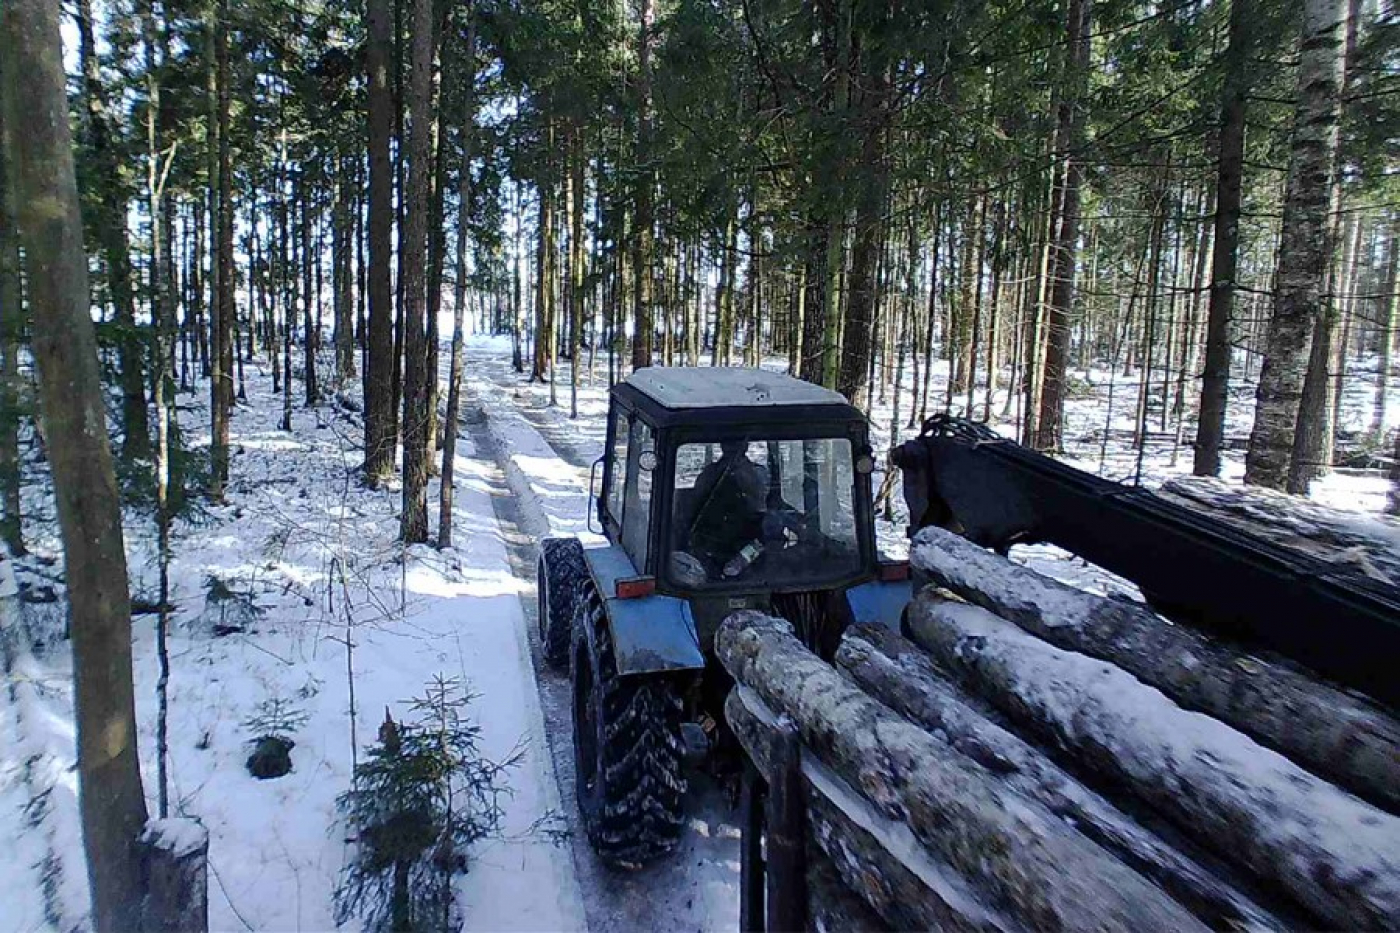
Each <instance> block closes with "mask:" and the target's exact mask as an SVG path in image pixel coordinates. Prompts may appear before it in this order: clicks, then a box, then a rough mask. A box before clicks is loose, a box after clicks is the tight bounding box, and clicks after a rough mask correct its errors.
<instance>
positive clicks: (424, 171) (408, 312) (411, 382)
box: [399, 0, 434, 544]
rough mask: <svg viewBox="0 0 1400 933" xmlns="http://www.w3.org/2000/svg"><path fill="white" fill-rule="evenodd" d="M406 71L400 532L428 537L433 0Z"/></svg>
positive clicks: (416, 13)
mask: <svg viewBox="0 0 1400 933" xmlns="http://www.w3.org/2000/svg"><path fill="white" fill-rule="evenodd" d="M410 31H411V34H412V53H411V65H410V73H409V88H408V94H409V102H408V105H409V112H410V115H411V122H410V124H409V136H408V205H407V210H408V213H407V215H406V216H405V218H404V231H405V236H404V242H403V245H402V247H401V248H402V249H403V251H404V263H403V274H404V315H403V327H404V363H403V366H404V387H403V511H402V513H401V515H400V519H399V537H400V538H401V539H402V540H403V541H404V542H405V543H408V544H414V543H419V542H423V541H426V540H427V539H428V494H427V490H428V443H429V438H428V411H427V407H428V379H429V378H430V374H429V372H428V348H427V328H426V323H427V322H426V321H425V319H424V318H425V315H426V312H427V306H428V301H427V293H426V290H427V285H428V281H427V279H428V212H429V210H430V208H431V204H430V200H431V198H430V195H431V191H430V190H429V189H430V187H431V184H432V170H433V163H432V155H433V147H432V142H433V140H432V133H433V106H434V103H433V97H432V90H433V4H432V0H414V2H413V23H412V28H411V30H410Z"/></svg>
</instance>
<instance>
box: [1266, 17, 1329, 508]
mask: <svg viewBox="0 0 1400 933" xmlns="http://www.w3.org/2000/svg"><path fill="white" fill-rule="evenodd" d="M1345 9H1346V0H1306V2H1305V3H1304V5H1303V34H1302V42H1301V51H1300V52H1299V59H1298V100H1297V105H1296V109H1295V113H1294V125H1293V146H1292V153H1291V155H1290V157H1289V160H1288V184H1287V190H1286V195H1285V198H1284V207H1283V239H1282V243H1281V245H1280V247H1279V258H1278V288H1277V291H1276V293H1275V297H1274V308H1273V316H1272V318H1271V320H1270V321H1269V329H1268V336H1267V338H1266V341H1265V345H1264V364H1263V370H1262V371H1261V372H1260V375H1259V390H1258V392H1257V393H1256V402H1255V410H1254V430H1253V432H1252V433H1251V435H1250V438H1249V452H1248V454H1247V455H1246V457H1245V477H1244V478H1245V482H1246V483H1250V484H1251V485H1256V486H1268V487H1272V488H1275V489H1281V488H1283V485H1284V481H1285V480H1286V479H1287V477H1288V469H1289V460H1290V455H1291V453H1292V449H1293V434H1294V432H1295V431H1296V430H1297V427H1298V409H1299V402H1300V400H1301V398H1302V394H1303V380H1304V376H1305V371H1306V369H1307V362H1308V353H1309V350H1310V349H1311V343H1312V332H1313V327H1314V324H1315V322H1316V318H1317V315H1318V311H1319V308H1320V307H1321V303H1322V291H1323V287H1322V286H1323V278H1324V276H1325V274H1326V268H1327V260H1328V257H1329V256H1330V255H1331V253H1330V250H1329V249H1328V248H1327V218H1328V214H1329V213H1330V211H1331V209H1332V195H1333V188H1332V174H1333V169H1334V165H1335V159H1336V151H1337V138H1338V122H1339V121H1338V117H1339V113H1340V110H1341V97H1340V88H1341V83H1342V70H1343V68H1342V65H1343V55H1342V39H1343V31H1344V20H1345V16H1344V15H1343V14H1344V12H1345Z"/></svg>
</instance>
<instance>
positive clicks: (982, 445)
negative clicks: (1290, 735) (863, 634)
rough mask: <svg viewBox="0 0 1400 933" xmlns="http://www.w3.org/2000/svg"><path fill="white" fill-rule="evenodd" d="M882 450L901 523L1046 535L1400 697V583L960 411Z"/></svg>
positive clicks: (1171, 600)
mask: <svg viewBox="0 0 1400 933" xmlns="http://www.w3.org/2000/svg"><path fill="white" fill-rule="evenodd" d="M891 460H892V461H893V463H894V464H895V466H897V467H899V468H900V470H902V471H903V475H904V496H905V501H906V502H907V503H908V505H909V515H910V528H909V532H910V534H911V535H912V534H913V533H914V532H915V531H917V530H918V529H920V528H923V527H925V526H928V525H938V526H940V527H944V528H947V529H949V530H952V531H955V532H958V533H960V534H962V535H963V536H965V537H967V538H968V539H969V540H972V541H974V542H976V543H978V544H981V545H983V546H984V547H990V548H995V549H996V550H998V551H1001V552H1003V553H1004V552H1005V551H1006V550H1007V549H1008V548H1010V547H1011V545H1013V544H1032V543H1037V542H1049V543H1051V544H1055V545H1058V546H1060V547H1062V548H1064V549H1066V550H1068V551H1071V552H1073V553H1074V554H1077V555H1079V556H1080V557H1083V558H1084V559H1085V560H1088V561H1090V562H1092V563H1094V564H1097V565H1098V566H1100V567H1103V568H1104V569H1106V570H1109V571H1111V572H1113V573H1116V574H1118V575H1119V576H1122V577H1125V578H1126V579H1128V580H1131V581H1132V582H1133V583H1135V584H1137V586H1138V587H1139V588H1140V589H1141V590H1142V592H1143V595H1144V596H1145V597H1146V598H1147V599H1148V601H1149V602H1150V603H1151V604H1152V606H1153V608H1155V609H1156V610H1157V611H1159V612H1161V613H1163V614H1164V615H1166V616H1168V617H1169V618H1172V619H1174V620H1176V621H1180V622H1185V623H1188V624H1192V625H1196V626H1199V627H1201V628H1204V629H1207V630H1210V631H1213V632H1216V633H1218V634H1220V635H1223V636H1225V637H1228V638H1231V639H1234V640H1237V641H1240V642H1243V643H1245V644H1247V645H1250V646H1253V647H1257V648H1262V649H1266V650H1269V651H1273V652H1276V653H1278V654H1280V655H1283V656H1284V657H1287V658H1290V659H1292V660H1294V661H1296V662H1298V663H1300V664H1303V665H1305V666H1307V667H1310V668H1312V669H1313V670H1316V671H1318V672H1319V673H1321V674H1324V675H1326V676H1328V677H1331V678H1332V679H1334V680H1336V681H1338V682H1339V683H1341V684H1344V685H1346V686H1349V687H1352V688H1355V689H1358V690H1361V691H1363V692H1365V693H1367V694H1369V695H1370V696H1372V697H1373V698H1375V699H1377V700H1379V701H1381V702H1383V703H1385V704H1387V705H1389V706H1391V707H1392V708H1396V707H1400V676H1397V675H1396V667H1395V665H1396V659H1397V658H1400V588H1397V587H1395V586H1393V585H1390V584H1388V583H1386V582H1384V581H1381V580H1377V579H1374V578H1372V577H1369V576H1367V575H1365V574H1363V573H1360V572H1358V571H1356V570H1355V569H1353V568H1351V567H1349V566H1345V565H1341V564H1332V563H1329V562H1327V561H1325V560H1320V559H1318V558H1316V557H1313V556H1309V555H1306V554H1302V553H1299V552H1298V551H1296V550H1293V549H1289V548H1285V547H1281V546H1279V545H1276V544H1273V543H1271V542H1270V541H1267V540H1263V539H1261V538H1259V537H1257V536H1255V535H1252V534H1248V533H1246V532H1244V531H1242V530H1240V529H1238V528H1236V527H1234V526H1232V525H1230V524H1228V523H1226V522H1223V521H1220V520H1217V519H1214V518H1212V517H1210V516H1208V515H1205V514H1202V513H1201V512H1199V511H1196V510H1193V509H1189V508H1186V507H1184V506H1181V505H1178V504H1176V503H1174V502H1170V501H1167V500H1166V499H1164V498H1162V497H1160V496H1158V495H1156V494H1154V493H1152V492H1149V491H1147V490H1145V489H1139V488H1134V487H1129V486H1124V485H1121V484H1119V483H1115V482H1112V481H1110V480H1106V479H1102V478H1100V477H1097V476H1093V475H1091V474H1089V473H1085V472H1083V471H1082V470H1076V469H1074V468H1073V467H1070V466H1066V465H1065V464H1063V463H1060V462H1058V461H1056V460H1053V459H1051V458H1050V457H1046V456H1044V455H1042V454H1039V453H1036V452H1034V451H1032V450H1029V449H1027V448H1025V447H1022V446H1020V445H1019V444H1016V443H1014V442H1013V441H1009V440H1006V439H1005V438H1002V437H1000V436H998V435H996V434H995V433H993V432H992V431H991V430H989V429H988V428H986V427H985V426H982V425H978V424H975V423H973V422H969V421H966V420H963V419H958V418H952V417H948V416H942V415H940V416H936V417H934V418H930V419H929V420H928V421H927V422H926V423H925V424H924V428H923V431H922V433H921V434H920V436H919V437H917V438H915V439H913V440H911V441H908V442H906V443H905V444H903V445H901V446H900V447H898V448H896V449H895V450H894V451H893V452H892V453H891Z"/></svg>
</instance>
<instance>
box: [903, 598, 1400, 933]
mask: <svg viewBox="0 0 1400 933" xmlns="http://www.w3.org/2000/svg"><path fill="white" fill-rule="evenodd" d="M908 625H909V629H910V631H911V634H912V636H913V638H914V640H915V641H916V642H918V644H919V645H921V646H922V647H924V648H926V649H927V650H929V651H930V652H932V653H933V655H934V657H935V659H936V660H937V661H938V662H939V663H941V664H944V665H946V666H947V667H948V668H949V670H951V671H952V672H953V673H954V674H955V676H957V677H958V678H959V679H960V680H961V681H962V682H963V683H964V684H965V685H966V686H967V687H968V688H969V689H972V690H974V691H976V692H977V693H978V694H979V695H981V696H982V697H984V698H986V699H987V700H989V701H990V702H992V703H993V704H994V705H996V707H997V708H998V709H1000V710H1001V711H1002V712H1003V713H1005V714H1006V715H1007V716H1010V717H1011V718H1012V719H1013V720H1014V721H1015V722H1016V723H1017V724H1018V725H1019V726H1021V727H1024V728H1025V729H1027V730H1029V731H1031V732H1033V733H1036V734H1037V735H1039V736H1040V737H1042V738H1043V739H1045V740H1046V741H1049V742H1052V743H1054V744H1055V745H1057V746H1058V747H1060V748H1062V749H1064V750H1066V751H1067V752H1069V753H1070V754H1072V755H1074V756H1075V758H1076V760H1077V761H1081V762H1083V763H1084V764H1085V765H1087V766H1088V767H1090V768H1092V769H1093V770H1094V771H1096V772H1097V773H1099V774H1101V775H1103V776H1105V777H1107V778H1109V779H1112V780H1114V781H1115V782H1118V783H1120V784H1121V786H1123V787H1124V788H1125V789H1127V790H1128V791H1130V792H1131V793H1132V794H1133V795H1134V796H1136V797H1138V798H1140V799H1141V800H1142V801H1143V802H1145V803H1147V804H1149V805H1150V806H1151V807H1153V808H1154V809H1155V810H1157V811H1158V812H1159V813H1161V814H1162V815H1163V816H1165V817H1166V818H1168V819H1169V820H1171V821H1172V822H1173V823H1174V824H1175V825H1176V827H1177V828H1178V829H1179V830H1181V831H1182V832H1184V833H1186V834H1187V835H1188V836H1190V837H1192V838H1194V839H1195V840H1196V841H1197V842H1199V843H1201V844H1203V845H1206V846H1209V847H1211V848H1212V849H1214V850H1215V851H1216V852H1217V854H1219V855H1220V856H1221V857H1222V858H1224V859H1227V860H1230V861H1232V862H1236V863H1239V864H1241V865H1243V866H1245V867H1246V868H1247V869H1248V870H1249V871H1250V872H1251V873H1253V874H1255V875H1256V876H1258V877H1259V878H1260V879H1262V880H1264V881H1266V882H1267V883H1270V884H1276V885H1279V886H1280V887H1281V888H1283V889H1284V890H1286V891H1287V892H1288V893H1289V894H1290V895H1292V896H1293V897H1294V898H1296V899H1297V900H1298V902H1299V903H1300V904H1302V905H1303V906H1304V907H1306V908H1307V909H1308V910H1309V911H1310V912H1312V913H1313V914H1314V916H1315V917H1316V918H1317V919H1318V920H1320V921H1321V922H1322V924H1323V925H1325V926H1332V927H1338V928H1347V929H1383V928H1387V927H1389V926H1390V925H1392V924H1393V922H1394V918H1395V917H1396V916H1397V911H1400V817H1396V816H1394V815H1393V814H1390V813H1387V812H1385V811H1383V810H1380V809H1378V808H1376V807H1373V806H1371V805H1370V804H1368V803H1366V802H1364V801H1362V800H1360V799H1358V798H1356V797H1354V796H1352V795H1350V794H1347V793H1346V792H1344V791H1342V790H1341V789H1340V788H1337V787H1335V786H1334V785H1332V784H1328V783H1327V782H1326V781H1323V780H1321V779H1320V778H1317V777H1315V776H1313V775H1311V774H1309V773H1307V772H1306V771H1304V770H1303V769H1302V768H1300V767H1298V766H1297V765H1295V764H1293V763H1292V762H1291V761H1289V760H1288V759H1286V758H1284V757H1283V756H1282V755H1279V754H1277V753H1275V752H1272V751H1270V750H1268V749H1266V748H1263V747H1261V746H1259V745H1256V744H1255V743H1253V742H1252V741H1250V740H1249V739H1248V738H1247V737H1246V736H1244V735H1242V734H1241V733H1239V732H1237V731H1235V730H1234V729H1232V728H1230V727H1229V726H1227V725H1225V724H1224V723H1222V722H1220V721H1218V720H1215V719H1211V718H1209V717H1206V716H1200V715H1198V714H1194V713H1191V712H1189V711H1187V710H1183V709H1181V708H1180V707H1179V706H1177V705H1176V704H1175V703H1173V702H1172V701H1171V700H1170V699H1169V698H1167V697H1166V696H1165V695H1163V694H1162V693H1161V692H1159V691H1157V690H1155V689H1152V688H1151V687H1148V686H1146V685H1144V684H1143V683H1141V682H1140V681H1138V680H1137V679H1136V678H1134V677H1133V676H1132V675H1130V674H1129V673H1127V672H1126V671H1124V670H1122V669H1121V668H1116V667H1114V666H1112V665H1111V664H1106V663H1104V662H1102V661H1098V660H1095V659H1093V658H1089V657H1085V656H1084V655H1081V654H1076V653H1074V652H1070V651H1064V650H1061V649H1059V648H1056V647H1054V646H1053V645H1051V644H1049V643H1047V642H1045V641H1042V640H1040V639H1039V638H1036V637H1035V636H1033V635H1031V634H1028V633H1027V632H1025V631H1022V630H1021V629H1020V628H1018V627H1017V626H1015V625H1013V624H1012V623H1010V622H1007V621H1006V620H1004V619H1001V618H999V617H997V616H995V615H993V614H992V613H990V612H987V611H986V610H985V609H981V608H979V607H976V606H969V605H967V604H965V603H958V602H953V601H951V600H948V599H945V598H943V597H940V596H939V595H937V593H936V592H934V591H933V590H926V591H925V592H924V593H922V594H921V595H920V596H919V597H918V598H917V599H915V601H914V602H913V603H912V604H911V605H910V607H909V622H908Z"/></svg>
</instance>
